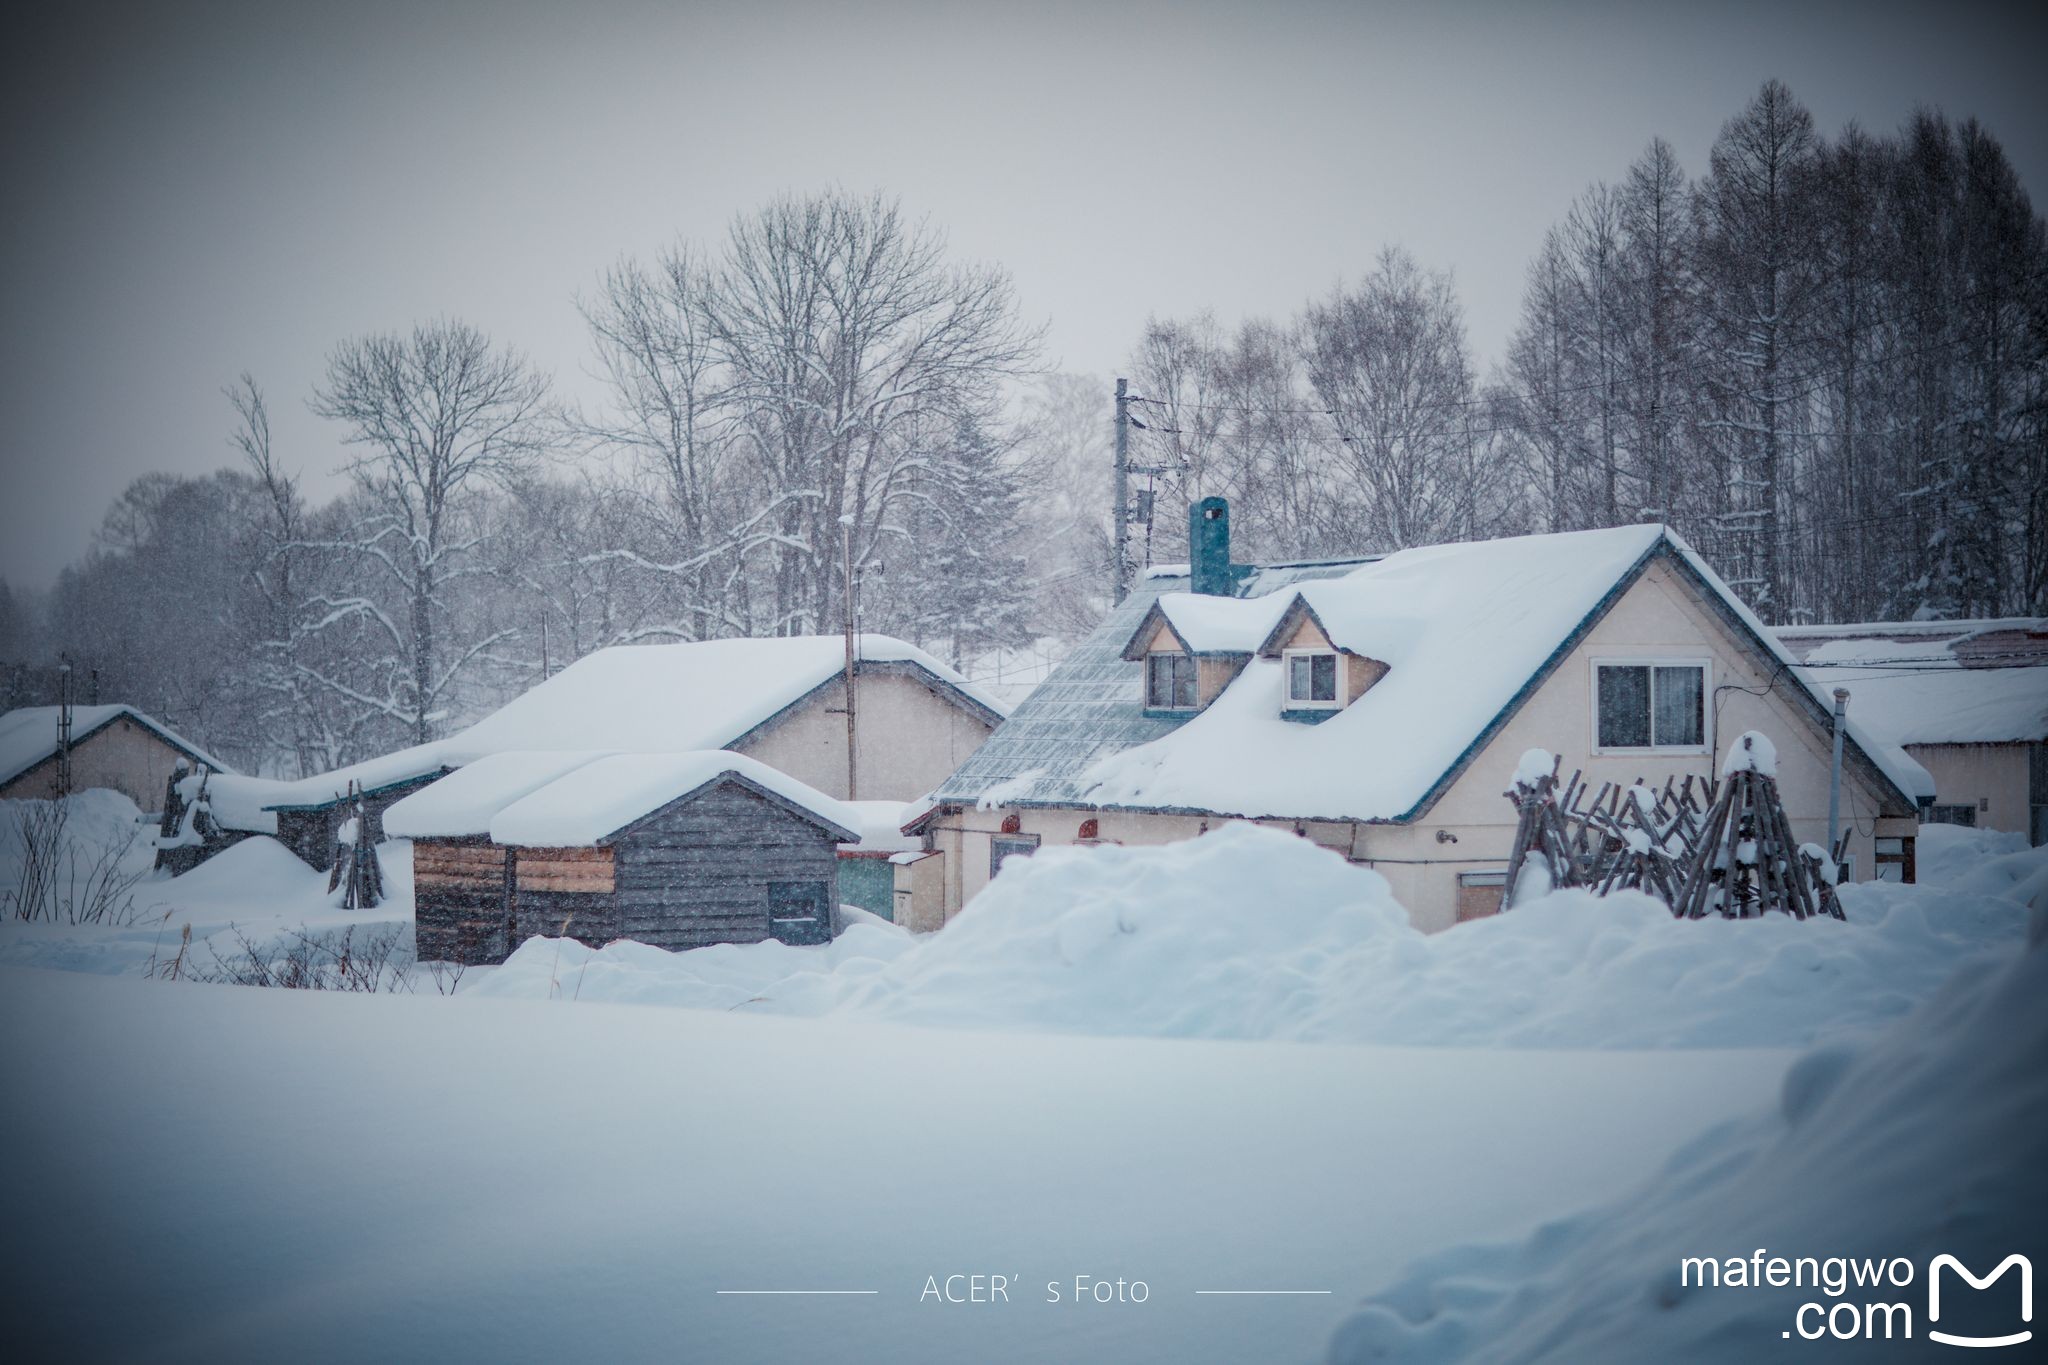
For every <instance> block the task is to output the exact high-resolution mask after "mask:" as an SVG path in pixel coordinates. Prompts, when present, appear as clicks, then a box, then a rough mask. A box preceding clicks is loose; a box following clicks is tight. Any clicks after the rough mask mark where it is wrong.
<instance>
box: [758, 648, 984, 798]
mask: <svg viewBox="0 0 2048 1365" xmlns="http://www.w3.org/2000/svg"><path fill="white" fill-rule="evenodd" d="M855 687H856V695H855V700H856V702H857V704H858V706H859V714H858V716H857V717H856V719H857V720H858V722H859V724H858V727H857V729H858V734H859V743H860V750H859V752H858V753H857V754H856V755H855V758H856V762H855V768H856V769H857V772H856V774H855V780H856V782H857V783H858V785H859V788H860V790H859V792H858V793H857V794H858V795H859V797H860V798H861V799H862V800H864V801H884V800H893V801H908V800H910V799H911V798H912V797H917V796H922V795H924V794H925V793H926V792H928V791H930V790H931V789H932V788H934V787H936V786H938V785H939V783H941V782H943V781H945V779H946V778H947V777H949V776H951V775H952V772H953V770H954V769H955V768H958V767H959V766H960V765H961V764H962V763H964V762H965V761H966V760H967V756H968V755H969V754H971V753H973V752H974V751H975V750H976V749H977V748H979V747H980V746H981V742H982V741H983V740H985V739H987V738H988V733H989V730H990V729H991V728H992V727H990V726H989V725H987V724H985V723H983V722H982V720H981V719H980V718H979V717H977V716H975V715H972V714H970V713H969V712H967V711H965V710H963V709H962V708H961V707H959V706H957V705H955V704H954V703H953V702H951V701H949V700H947V699H945V698H944V697H941V696H940V695H939V694H937V693H935V692H933V691H932V690H931V689H930V688H928V687H926V686H925V685H924V684H923V683H921V682H919V681H917V680H916V679H915V678H909V677H905V676H902V675H901V674H889V673H864V674H862V675H861V676H860V678H859V679H858V680H857V682H856V684H855ZM845 696H846V688H845V684H844V682H843V681H834V682H832V683H830V684H828V685H827V686H825V687H823V688H820V689H819V690H818V691H817V692H816V693H814V694H813V695H812V697H811V699H810V701H808V702H806V703H805V704H804V706H803V707H802V708H801V709H799V710H797V711H795V712H793V713H791V714H790V715H787V716H785V717H783V718H782V720H780V721H778V722H777V723H776V724H775V725H773V726H771V727H770V728H769V729H767V730H765V731H763V732H762V733H761V734H759V735H757V736H755V738H754V739H753V740H752V741H750V742H749V743H747V744H744V745H742V746H740V747H739V752H741V753H743V754H745V755H747V756H748V757H749V758H756V759H759V760H760V761H761V762H763V763H766V764H767V765H768V766H769V767H771V768H775V769H778V770H780V771H782V772H785V773H788V774H789V775H790V776H791V777H794V778H796V779H797V780H798V781H800V782H808V783H809V784H810V785H811V786H813V787H816V788H817V789H818V790H819V791H821V792H824V793H825V794H826V795H827V796H837V797H841V798H844V797H845V796H846V794H847V792H846V714H845V712H844V710H843V709H841V708H843V707H844V705H845Z"/></svg>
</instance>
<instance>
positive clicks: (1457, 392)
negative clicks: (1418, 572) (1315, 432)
mask: <svg viewBox="0 0 2048 1365" xmlns="http://www.w3.org/2000/svg"><path fill="white" fill-rule="evenodd" d="M1303 339H1304V346H1305V349H1306V355H1307V363H1308V379H1309V383H1310V385H1311V386H1312V388H1313V390H1314V392H1315V394H1316V396H1317V398H1318V399H1319V400H1320V402H1321V403H1322V405H1323V407H1324V408H1326V409H1327V410H1328V412H1329V416H1330V421H1331V423H1332V424H1333V426H1334V429H1335V432H1336V435H1337V439H1338V440H1339V441H1340V442H1342V444H1343V449H1344V464H1343V468H1344V471H1345V473H1346V475H1347V476H1348V480H1349V482H1350V485H1351V487H1350V489H1349V490H1348V491H1349V492H1350V493H1351V495H1352V496H1353V498H1355V500H1356V501H1355V505H1356V507H1357V517H1358V521H1359V526H1360V529H1361V530H1362V531H1363V533H1364V535H1363V538H1364V539H1365V541H1366V542H1367V543H1368V544H1371V545H1372V546H1374V547H1375V548H1379V549H1387V550H1394V549H1402V548H1405V547H1407V546H1411V545H1427V544H1430V543H1432V542H1434V541H1440V540H1458V539H1463V538H1467V537H1470V536H1473V535H1482V534H1486V533H1487V532H1489V531H1490V530H1492V529H1493V518H1492V517H1491V516H1490V515H1489V509H1488V508H1487V505H1486V502H1485V493H1486V490H1485V488H1484V487H1483V486H1482V480H1481V478H1480V470H1479V466H1480V464H1481V463H1482V460H1481V458H1480V451H1479V450H1478V449H1477V448H1476V444H1475V442H1476V440H1477V439H1478V438H1477V436H1476V435H1475V430H1474V426H1473V424H1472V423H1470V422H1469V421H1468V420H1467V419H1468V418H1469V417H1470V415H1471V410H1472V407H1473V404H1474V403H1475V402H1476V400H1477V396H1476V394H1475V391H1474V387H1475V386H1474V383H1473V377H1472V367H1471V362H1470V360H1469V359H1468V357H1467V354H1466V350H1465V324H1464V319H1463V317H1462V315H1461V314H1460V312H1459V309H1458V303H1457V298H1456V296H1455V294H1454V293H1453V292H1452V289H1451V281H1450V277H1449V276H1447V275H1442V274H1435V273H1431V272H1428V271H1425V270H1423V269H1422V267H1421V266H1419V265H1417V264H1416V263H1415V260H1414V258H1413V257H1411V256H1409V255H1408V254H1407V253H1406V252H1404V251H1401V250H1399V249H1398V248H1393V247H1389V248H1388V249H1387V250H1385V251H1383V252H1381V253H1380V258H1379V261H1378V263H1377V264H1376V265H1375V266H1374V268H1373V270H1372V271H1371V273H1369V274H1368V275H1367V276H1366V277H1365V278H1364V279H1363V280H1361V281H1360V282H1359V284H1358V286H1357V287H1356V288H1354V289H1348V290H1347V289H1343V288H1341V287H1340V288H1339V289H1337V290H1336V291H1334V292H1333V293H1331V294H1330V296H1329V297H1328V298H1326V299H1324V300H1323V301H1322V302H1320V303H1315V304H1311V305H1310V306H1309V309H1308V314H1307V318H1306V320H1305V324H1304V332H1303Z"/></svg>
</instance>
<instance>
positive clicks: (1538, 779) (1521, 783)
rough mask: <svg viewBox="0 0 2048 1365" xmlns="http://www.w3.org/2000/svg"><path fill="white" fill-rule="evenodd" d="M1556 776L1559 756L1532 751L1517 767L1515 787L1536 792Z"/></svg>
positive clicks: (1525, 755)
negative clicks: (1545, 781) (1546, 780)
mask: <svg viewBox="0 0 2048 1365" xmlns="http://www.w3.org/2000/svg"><path fill="white" fill-rule="evenodd" d="M1556 775H1557V756H1556V755H1555V754H1553V753H1551V752H1550V750H1548V749H1530V750H1528V751H1527V752H1525V753H1524V754H1523V755H1522V761H1521V762H1520V763H1517V764H1516V765H1515V787H1516V789H1517V790H1519V791H1534V790H1536V788H1537V787H1538V786H1540V785H1541V784H1542V782H1543V779H1544V778H1546V777H1554V776H1556ZM1645 809H1648V807H1645Z"/></svg>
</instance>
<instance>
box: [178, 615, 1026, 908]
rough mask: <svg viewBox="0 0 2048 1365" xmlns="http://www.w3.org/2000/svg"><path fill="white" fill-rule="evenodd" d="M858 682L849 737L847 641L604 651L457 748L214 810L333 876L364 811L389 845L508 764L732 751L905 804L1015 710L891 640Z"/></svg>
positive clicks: (234, 826) (245, 788)
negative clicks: (476, 770)
mask: <svg viewBox="0 0 2048 1365" xmlns="http://www.w3.org/2000/svg"><path fill="white" fill-rule="evenodd" d="M852 672H853V709H854V713H855V714H854V724H853V725H852V726H851V727H849V725H848V718H847V687H846V682H847V659H846V641H845V637H844V636H839V635H810V636H782V637H776V638H773V639H741V640H702V641H695V642H689V643H683V644H668V645H621V646H617V647H615V648H611V649H601V650H598V651H596V652H595V653H592V654H588V655H585V656H584V657H583V658H581V659H578V660H577V661H576V662H575V663H573V664H570V665H569V666H568V667H567V668H565V669H563V670H562V671H561V672H560V673H557V674H556V675H554V676H553V677H552V678H549V679H547V680H546V681H545V682H542V683H540V684H539V685H538V686H536V687H534V688H532V689H531V690H530V691H528V692H526V693H525V694H523V695H521V696H519V697H517V698H514V699H513V700H512V701H510V702H507V703H506V704H505V705H504V706H502V707H500V708H499V709H498V710H496V711H494V712H492V713H491V714H490V715H488V716H485V717H484V718H483V719H481V720H479V721H477V722H476V723H475V724H474V725H471V726H469V727H468V728H467V729H464V730H462V731H460V732H458V733H456V734H454V735H451V736H449V737H448V738H446V739H441V740H435V741H433V742H432V743H428V744H420V745H414V746H412V747H410V748H406V749H401V750H399V751H397V752H395V753H391V754H385V755H381V756H379V757H377V758H373V759H369V760H366V761H364V762H362V763H356V764H352V765H349V766H348V767H344V768H338V769H336V770H335V771H333V772H329V773H322V774H319V775H318V776H315V777H309V778H304V779H301V780H298V781H290V782H284V781H273V780H268V779H263V778H248V777H239V778H221V777H213V778H211V779H209V782H208V793H207V796H208V802H209V807H210V811H211V815H212V819H213V821H214V822H215V823H216V824H218V825H220V826H221V827H223V828H224V829H227V830H240V831H248V832H258V833H266V834H274V835H275V836H276V837H277V838H278V839H279V840H280V841H281V842H283V843H284V844H285V845H286V846H287V847H289V848H291V849H292V851H293V852H295V853H297V854H298V855H299V856H300V857H302V858H304V859H305V860H306V861H307V862H309V863H311V864H312V865H313V866H314V867H317V868H325V867H326V866H328V864H329V862H330V861H331V859H332V856H333V850H334V840H335V832H336V830H337V829H338V828H339V827H340V825H341V823H342V821H343V820H345V819H347V818H349V816H350V815H351V814H352V812H353V810H354V807H355V805H356V803H357V802H358V801H360V802H361V804H362V806H363V810H364V815H365V819H366V820H367V821H368V822H369V826H370V828H369V835H368V837H369V838H370V839H371V840H373V841H374V840H376V839H379V838H382V837H383V834H384V829H383V824H382V821H383V816H384V813H385V811H386V810H387V809H388V808H389V807H390V806H391V805H392V803H394V802H396V801H400V800H402V799H404V798H406V797H408V796H410V795H412V794H413V793H415V792H419V791H422V790H423V789H425V788H427V787H428V786H429V785H430V784H432V783H434V782H436V781H437V780H439V779H440V778H442V777H444V776H446V775H447V774H450V773H453V772H455V771H457V770H458V769H461V768H463V767H466V766H468V765H469V764H472V763H474V762H476V761H477V760H479V759H481V758H484V757H486V756H488V755H492V754H503V753H586V754H587V753H598V752H606V753H685V752H705V751H713V750H722V751H728V752H730V753H735V754H739V755H741V756H743V757H745V758H748V759H752V760H754V761H757V762H759V763H762V764H765V765H766V766H767V767H769V768H772V769H775V770H776V771H778V772H781V773H784V774H787V775H788V776H790V777H793V778H795V779H796V780H797V781H799V782H801V783H803V784H804V785H805V786H806V787H808V788H811V789H814V790H816V791H819V792H821V793H823V794H824V795H826V796H829V797H832V798H834V799H837V800H841V801H845V800H847V799H849V798H853V799H855V800H856V801H857V802H868V801H876V800H886V801H896V802H901V801H906V800H909V799H911V798H913V797H916V796H919V795H921V794H922V793H924V792H927V791H929V790H931V789H932V787H934V786H936V785H937V784H938V783H939V782H940V781H942V780H944V778H945V777H946V776H947V774H949V773H951V772H952V771H953V770H954V769H955V768H957V767H958V766H959V765H960V763H961V762H962V761H963V760H965V759H966V758H967V756H968V755H969V754H971V753H973V752H974V750H975V749H976V748H978V747H979V746H980V745H981V743H982V741H983V740H985V739H987V738H988V735H989V733H990V732H991V731H992V730H993V729H994V728H995V726H996V725H997V723H998V722H1000V721H1001V720H1002V718H1003V715H1004V712H1005V709H1006V708H1005V707H1004V706H1003V704H1002V703H1001V702H1000V701H999V700H997V699H996V698H995V697H992V696H990V695H988V694H987V693H985V692H983V691H982V690H981V689H979V688H977V687H976V686H975V685H974V684H972V683H970V682H969V681H968V680H967V679H966V678H964V677H962V676H961V675H960V674H959V673H958V672H956V671H955V670H953V669H952V668H949V667H948V666H946V665H945V664H944V663H941V662H940V661H939V660H937V659H935V658H933V657H932V656H931V655H929V654H926V653H925V652H924V651H922V650H920V649H917V648H916V647H914V646H912V645H909V644H906V643H904V642H903V641H901V640H897V639H894V638H892V637H890V636H886V635H872V634H869V635H860V636H857V637H856V644H855V654H854V660H853V669H852ZM849 728H851V730H852V733H853V739H852V742H851V744H850V745H849V739H848V733H849ZM870 813H871V812H870ZM870 823H872V821H870ZM887 895H888V890H887V888H886V887H885V888H884V889H883V892H882V896H883V899H882V903H881V908H882V909H884V910H886V909H887Z"/></svg>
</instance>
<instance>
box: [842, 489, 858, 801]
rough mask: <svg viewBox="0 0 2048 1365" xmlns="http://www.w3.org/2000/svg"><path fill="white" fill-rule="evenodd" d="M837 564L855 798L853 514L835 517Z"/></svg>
mask: <svg viewBox="0 0 2048 1365" xmlns="http://www.w3.org/2000/svg"><path fill="white" fill-rule="evenodd" d="M839 566H840V572H841V574H842V575H843V576H844V578H845V579H846V799H847V800H849V801H854V800H858V799H859V798H858V796H857V794H856V789H855V787H854V775H855V774H854V758H853V754H854V747H855V744H854V741H855V738H856V734H857V731H856V729H855V726H854V716H853V711H854V707H853V658H854V646H853V516H852V514H851V513H848V514H847V515H845V516H842V517H840V518H839Z"/></svg>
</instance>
